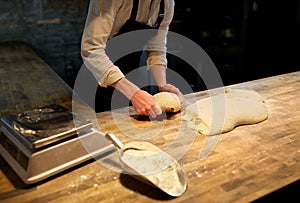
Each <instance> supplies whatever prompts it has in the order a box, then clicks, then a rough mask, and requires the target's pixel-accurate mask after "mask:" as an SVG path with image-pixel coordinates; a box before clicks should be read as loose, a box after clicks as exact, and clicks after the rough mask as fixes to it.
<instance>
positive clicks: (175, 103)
mask: <svg viewBox="0 0 300 203" xmlns="http://www.w3.org/2000/svg"><path fill="white" fill-rule="evenodd" d="M153 97H154V100H155V102H156V104H157V105H158V106H160V108H161V109H162V110H164V111H165V112H173V113H175V112H177V111H179V110H180V109H181V102H180V99H179V97H178V96H177V95H176V94H174V93H171V92H159V93H157V94H155V95H153Z"/></svg>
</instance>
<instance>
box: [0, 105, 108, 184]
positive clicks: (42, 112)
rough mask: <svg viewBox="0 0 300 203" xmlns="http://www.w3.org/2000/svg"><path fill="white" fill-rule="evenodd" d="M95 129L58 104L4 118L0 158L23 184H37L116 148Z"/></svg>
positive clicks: (0, 138) (0, 139) (88, 122)
mask: <svg viewBox="0 0 300 203" xmlns="http://www.w3.org/2000/svg"><path fill="white" fill-rule="evenodd" d="M74 120H76V125H74ZM92 125H93V123H92V122H91V121H89V120H86V119H84V118H82V117H81V116H80V115H76V114H75V113H73V112H69V111H68V110H67V109H65V108H64V107H62V106H60V105H58V104H51V105H47V106H42V107H39V108H37V109H33V110H29V111H25V112H22V113H19V114H16V115H8V116H4V117H2V118H1V129H0V154H1V156H2V157H3V158H4V159H5V160H6V162H7V163H8V164H9V165H10V166H11V167H12V168H13V170H14V171H15V172H16V174H17V175H18V176H19V177H20V178H21V179H22V180H23V181H24V183H26V184H32V183H36V182H38V181H41V180H43V179H45V178H47V177H50V176H52V175H54V174H57V173H59V172H62V171H64V170H66V169H68V168H71V167H73V166H75V165H78V164H80V163H82V162H85V161H87V160H89V159H91V158H93V157H99V156H101V155H103V154H105V153H106V152H108V151H110V150H112V149H113V148H114V147H113V145H112V144H111V143H110V142H109V141H108V140H107V139H106V138H105V136H104V134H103V133H101V132H99V131H98V130H96V129H94V128H92ZM82 143H84V145H83V144H82ZM87 148H88V151H87Z"/></svg>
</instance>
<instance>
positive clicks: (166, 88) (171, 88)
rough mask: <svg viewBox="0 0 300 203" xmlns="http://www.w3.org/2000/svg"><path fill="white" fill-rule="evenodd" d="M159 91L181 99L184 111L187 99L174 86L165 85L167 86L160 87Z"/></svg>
mask: <svg viewBox="0 0 300 203" xmlns="http://www.w3.org/2000/svg"><path fill="white" fill-rule="evenodd" d="M159 91H161V92H172V93H174V94H176V95H177V96H178V97H179V99H180V102H181V106H182V109H183V108H184V107H185V99H184V97H183V94H182V93H181V91H180V90H179V89H178V88H177V87H175V86H174V85H171V84H165V85H162V86H159Z"/></svg>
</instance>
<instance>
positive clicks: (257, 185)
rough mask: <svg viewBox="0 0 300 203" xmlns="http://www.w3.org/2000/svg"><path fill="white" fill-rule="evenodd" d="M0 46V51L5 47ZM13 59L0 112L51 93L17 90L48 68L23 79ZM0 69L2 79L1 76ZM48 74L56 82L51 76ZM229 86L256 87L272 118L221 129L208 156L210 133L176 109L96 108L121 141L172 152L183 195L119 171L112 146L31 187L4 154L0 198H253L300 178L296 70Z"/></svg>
mask: <svg viewBox="0 0 300 203" xmlns="http://www.w3.org/2000/svg"><path fill="white" fill-rule="evenodd" d="M0 52H1V53H3V50H0ZM28 57H29V56H28ZM30 57H31V55H30ZM13 58H14V57H11V58H10V59H5V58H4V57H2V58H1V60H2V63H0V64H1V69H0V70H1V78H10V81H12V80H14V78H15V77H16V78H18V80H19V83H18V84H19V86H18V85H16V84H15V83H14V82H13V83H10V82H9V81H7V80H6V82H3V81H2V80H1V84H4V85H5V86H6V88H8V89H9V91H8V89H6V91H4V92H5V94H6V96H5V99H3V96H2V92H3V91H2V89H1V114H4V113H7V112H8V111H10V110H11V109H13V110H15V109H18V110H19V109H21V108H22V106H21V103H23V102H20V100H21V99H22V98H26V99H25V101H26V102H27V104H26V105H24V106H32V103H33V101H35V103H34V104H38V103H39V104H40V103H43V101H45V99H44V98H46V97H49V93H45V92H44V91H40V90H36V91H34V89H31V91H30V92H25V91H23V93H22V94H21V93H19V91H20V90H21V89H24V90H25V89H26V88H25V87H23V86H22V84H24V82H22V80H27V83H31V84H32V85H33V86H36V85H34V84H35V82H37V83H38V84H39V82H40V81H41V80H44V79H47V78H48V79H49V76H48V73H47V74H46V75H47V76H45V73H39V74H38V75H36V74H34V73H37V71H33V72H32V73H30V74H33V75H32V77H36V79H31V81H30V82H29V81H28V80H30V79H29V76H28V77H25V78H24V75H23V77H21V78H20V76H18V74H20V71H17V72H14V71H12V70H7V68H5V67H7V66H5V65H3V64H5V63H3V60H12V61H10V62H7V64H11V63H13V64H14V62H13V61H15V60H14V59H13ZM18 60H21V59H18ZM28 61H29V64H30V67H31V66H32V64H39V65H37V66H44V65H45V64H44V63H42V62H39V63H38V62H33V61H34V59H31V60H28ZM17 64H19V63H15V66H17ZM4 66H5V67H4ZM19 68H20V67H19ZM15 71H16V70H15ZM2 73H5V74H6V77H2ZM9 73H10V74H11V73H13V74H14V75H13V76H12V75H9ZM26 73H27V71H26ZM51 80H53V82H54V83H56V81H58V82H59V83H60V82H61V81H60V80H58V79H55V78H52V79H51ZM51 83H52V82H51ZM24 85H25V84H24ZM49 85H50V84H49ZM56 87H57V85H56ZM230 87H232V88H243V89H251V90H255V91H257V92H259V93H260V94H261V95H262V96H263V97H264V99H265V101H266V105H267V107H268V110H269V117H268V119H267V120H266V121H263V122H261V123H258V124H255V125H245V126H239V127H237V128H235V129H234V130H232V131H230V132H228V133H224V134H221V135H220V137H219V140H218V142H217V145H216V146H215V148H213V151H212V152H211V153H210V154H209V156H208V157H206V158H205V159H200V158H199V155H200V151H201V149H202V147H203V144H204V142H205V140H206V139H207V138H206V137H204V136H202V135H200V134H197V133H196V132H195V131H193V130H191V129H189V128H188V127H187V126H186V124H185V123H184V122H183V121H181V113H178V114H174V115H168V117H167V119H165V120H163V121H151V120H149V119H148V118H147V117H140V116H137V115H136V114H135V112H134V111H133V110H132V108H131V107H130V108H123V109H118V110H114V111H108V112H101V113H98V114H96V116H97V121H98V124H99V130H101V131H102V132H112V133H114V134H115V135H117V136H118V137H119V139H120V140H121V141H122V142H124V143H126V142H130V141H131V140H134V139H143V140H145V141H148V142H151V143H153V144H155V145H156V146H158V147H160V148H161V149H163V150H165V151H167V152H168V153H170V154H172V155H173V156H174V157H176V158H177V160H178V162H179V163H180V164H181V166H182V168H183V170H184V171H185V174H186V177H187V180H188V188H187V190H186V192H185V193H184V194H183V195H182V196H180V197H177V198H172V197H169V196H167V195H165V194H164V193H162V192H161V191H159V190H157V189H154V188H152V187H150V186H148V185H146V184H144V183H142V182H140V181H138V180H136V179H134V178H132V177H131V176H129V175H126V174H122V173H121V171H120V166H119V162H118V153H117V151H113V152H112V153H108V154H106V155H105V156H103V157H100V158H98V159H97V160H96V159H91V160H90V161H88V162H86V163H83V164H80V165H79V166H77V167H75V168H72V169H70V170H67V171H65V172H63V173H61V174H58V175H56V176H54V177H51V178H49V179H47V180H45V181H42V182H39V183H37V184H33V185H25V184H23V183H22V182H21V181H20V179H19V178H18V177H17V176H16V175H15V174H14V172H13V171H12V169H11V168H10V167H9V166H8V165H7V164H6V163H5V161H4V160H3V159H2V158H1V159H0V166H1V171H0V202H3V203H4V202H5V203H8V202H12V203H14V202H72V203H73V202H123V203H126V202H165V201H167V202H251V201H253V200H256V199H258V198H260V197H262V196H264V195H267V194H269V193H271V192H273V191H276V190H278V189H280V188H282V187H284V186H286V185H289V184H290V183H293V182H294V181H297V180H299V179H300V147H299V146H300V107H299V104H300V72H293V73H288V74H283V75H278V76H273V77H269V78H264V79H259V80H254V81H249V82H245V83H240V84H235V85H232V86H230ZM1 88H2V85H1ZM10 89H11V90H10ZM13 90H15V91H13ZM65 91H66V89H64V88H63V89H62V90H58V89H57V88H56V89H55V92H56V93H55V94H57V98H60V97H61V96H62V95H64V96H66V97H67V95H68V94H67V93H66V94H65V93H64V92H65ZM44 93H45V94H46V95H44ZM28 95H30V96H28ZM50 95H52V94H50ZM194 96H196V97H197V98H203V97H207V96H208V92H206V91H203V92H197V93H194V94H190V95H185V97H186V99H187V101H192V98H193V97H194ZM66 97H63V98H61V99H62V100H63V99H64V98H66ZM47 102H48V101H47ZM2 105H5V107H6V108H7V110H5V108H2Z"/></svg>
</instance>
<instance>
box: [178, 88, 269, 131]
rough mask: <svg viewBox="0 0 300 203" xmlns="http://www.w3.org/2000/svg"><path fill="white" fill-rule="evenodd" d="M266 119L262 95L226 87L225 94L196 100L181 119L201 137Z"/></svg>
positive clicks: (266, 112)
mask: <svg viewBox="0 0 300 203" xmlns="http://www.w3.org/2000/svg"><path fill="white" fill-rule="evenodd" d="M267 118H268V110H267V107H266V105H265V102H264V100H263V98H262V96H261V95H260V94H259V93H257V92H255V91H252V90H244V89H231V88H227V89H226V90H225V94H217V95H215V96H211V97H208V98H204V99H200V100H198V101H196V102H194V103H192V104H190V105H188V106H187V107H186V109H185V112H184V115H183V120H185V121H188V125H189V126H190V127H192V128H193V129H196V130H198V132H199V133H201V134H203V135H215V134H220V133H225V132H228V131H231V130H233V129H234V128H235V127H236V126H239V125H246V124H255V123H259V122H261V121H264V120H266V119H267Z"/></svg>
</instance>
